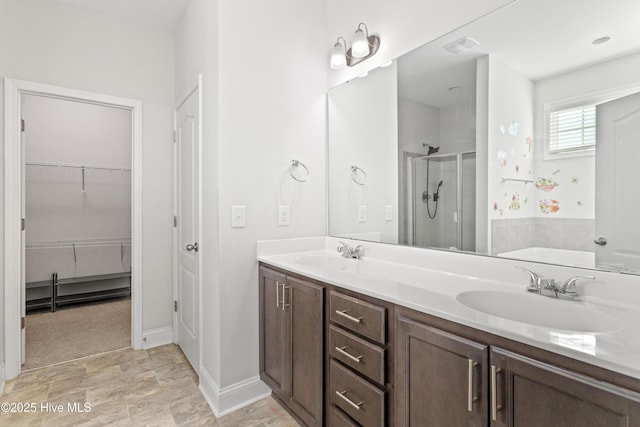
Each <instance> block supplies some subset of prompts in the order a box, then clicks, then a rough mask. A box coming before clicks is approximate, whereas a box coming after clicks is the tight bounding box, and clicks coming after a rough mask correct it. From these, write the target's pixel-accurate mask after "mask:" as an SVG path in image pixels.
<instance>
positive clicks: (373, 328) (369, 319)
mask: <svg viewBox="0 0 640 427" xmlns="http://www.w3.org/2000/svg"><path fill="white" fill-rule="evenodd" d="M329 309H330V311H331V314H330V316H331V321H333V322H335V323H337V324H339V325H342V326H344V327H345V328H347V329H350V330H352V331H355V332H357V333H359V334H362V335H364V336H365V337H367V338H371V339H372V340H375V341H377V342H379V343H380V344H384V342H385V337H386V330H385V314H386V310H385V308H384V307H380V306H378V305H374V304H370V303H368V302H365V301H361V300H359V299H356V298H352V297H349V296H347V295H342V294H340V293H338V292H335V291H331V297H330V303H329Z"/></svg>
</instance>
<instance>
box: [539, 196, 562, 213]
mask: <svg viewBox="0 0 640 427" xmlns="http://www.w3.org/2000/svg"><path fill="white" fill-rule="evenodd" d="M539 207H540V211H541V212H542V213H545V214H551V213H555V212H558V211H559V210H560V202H559V201H557V200H547V199H544V200H540V205H539Z"/></svg>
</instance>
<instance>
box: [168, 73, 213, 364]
mask: <svg viewBox="0 0 640 427" xmlns="http://www.w3.org/2000/svg"><path fill="white" fill-rule="evenodd" d="M196 91H197V93H198V147H197V150H198V199H199V203H198V236H196V239H197V240H196V241H197V242H199V243H200V248H199V251H200V254H201V255H200V259H199V261H198V284H197V288H198V319H197V322H198V365H199V366H198V367H197V369H195V368H194V369H195V370H196V371H197V372H196V374H197V375H200V372H201V370H202V340H203V332H202V313H203V312H202V310H203V304H202V293H203V289H202V264H203V263H202V259H203V256H202V253H203V252H204V253H206V251H207V249H206V247H204V248H203V247H202V246H203V245H202V243H203V241H202V240H203V239H202V74H198V77H197V80H196V81H195V82H193V83H192V84H191V85H189V86H188V89H187V90H186V91H185V92H184V93H183V94H182V96H180V97H179V98H178V100H177V102H176V105H175V107H174V109H173V142H174V144H173V216H174V218H176V217H177V212H178V175H177V173H178V164H177V161H178V144H177V142H178V135H177V128H178V122H177V120H178V119H177V112H178V109H179V108H180V107H181V106H182V104H184V103H185V101H186V100H187V99H188V98H189V97H190V96H191V95H192V94H194V93H195V92H196ZM174 224H175V223H174ZM178 245H179V242H178V228H177V226H176V225H174V227H173V251H172V252H173V301H177V300H178ZM173 342H174V343H176V344H177V343H178V312H177V311H176V310H175V309H174V311H173Z"/></svg>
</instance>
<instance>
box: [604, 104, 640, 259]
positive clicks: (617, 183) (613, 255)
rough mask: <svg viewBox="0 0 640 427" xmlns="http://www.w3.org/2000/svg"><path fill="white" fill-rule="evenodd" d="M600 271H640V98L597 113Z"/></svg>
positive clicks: (610, 105)
mask: <svg viewBox="0 0 640 427" xmlns="http://www.w3.org/2000/svg"><path fill="white" fill-rule="evenodd" d="M596 138H597V139H596V141H597V146H596V195H597V198H596V227H595V229H596V236H595V237H596V240H595V241H594V246H595V248H596V250H595V253H596V266H597V267H602V268H609V269H614V270H629V269H631V270H634V271H640V227H638V218H640V201H639V200H638V198H637V197H636V194H637V189H636V184H637V182H638V178H637V176H636V175H635V174H636V173H637V168H638V159H640V93H637V94H633V95H629V96H626V97H624V98H619V99H616V100H614V101H610V102H607V103H604V104H601V105H598V106H597V107H596Z"/></svg>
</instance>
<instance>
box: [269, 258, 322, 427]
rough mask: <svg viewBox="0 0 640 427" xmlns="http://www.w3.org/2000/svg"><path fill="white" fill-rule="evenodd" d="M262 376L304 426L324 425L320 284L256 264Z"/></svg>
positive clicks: (275, 396)
mask: <svg viewBox="0 0 640 427" xmlns="http://www.w3.org/2000/svg"><path fill="white" fill-rule="evenodd" d="M259 292H260V296H259V298H260V299H259V300H260V378H261V379H262V380H263V381H264V382H265V384H267V385H268V386H269V387H271V389H272V391H273V396H274V398H276V399H277V400H279V401H280V402H281V403H282V404H283V405H284V406H285V407H287V408H288V409H289V410H290V412H291V413H292V414H293V415H295V416H296V417H297V418H298V419H299V420H300V421H302V422H303V423H304V424H305V425H308V426H322V425H323V410H322V408H323V390H324V388H323V382H324V369H323V361H324V358H323V352H324V339H323V332H324V329H323V321H324V286H322V285H318V284H315V283H311V282H308V281H305V280H300V279H298V278H295V277H290V276H287V275H285V274H283V273H280V272H277V271H274V270H271V269H268V268H265V267H260V290H259Z"/></svg>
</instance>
